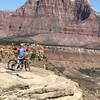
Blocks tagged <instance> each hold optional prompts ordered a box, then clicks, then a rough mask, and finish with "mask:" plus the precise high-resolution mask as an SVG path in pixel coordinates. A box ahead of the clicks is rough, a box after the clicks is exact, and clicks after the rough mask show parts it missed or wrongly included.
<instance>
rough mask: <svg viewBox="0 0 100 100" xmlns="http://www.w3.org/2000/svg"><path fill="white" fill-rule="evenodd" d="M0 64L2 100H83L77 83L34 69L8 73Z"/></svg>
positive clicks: (0, 97) (0, 93)
mask: <svg viewBox="0 0 100 100" xmlns="http://www.w3.org/2000/svg"><path fill="white" fill-rule="evenodd" d="M4 68H5V66H4V64H0V70H1V71H2V72H0V77H1V78H0V99H1V100H6V99H7V100H16V99H18V100H20V99H21V100H83V97H82V90H81V89H80V88H79V85H78V84H77V83H76V82H73V81H71V80H70V79H66V78H64V77H59V76H57V75H55V74H54V73H53V72H51V71H46V70H43V69H39V68H32V69H31V72H17V73H13V72H9V73H7V72H6V69H4Z"/></svg>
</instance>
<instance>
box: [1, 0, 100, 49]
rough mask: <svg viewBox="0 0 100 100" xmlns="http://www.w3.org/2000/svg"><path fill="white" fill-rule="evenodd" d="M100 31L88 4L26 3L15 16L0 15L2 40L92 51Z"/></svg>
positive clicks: (67, 0)
mask: <svg viewBox="0 0 100 100" xmlns="http://www.w3.org/2000/svg"><path fill="white" fill-rule="evenodd" d="M99 27H100V15H99V14H97V13H96V11H95V10H94V9H92V7H91V5H90V3H89V2H88V0H39V1H35V0H27V1H26V3H25V4H24V5H22V6H21V7H20V8H18V9H16V11H15V12H9V11H8V12H7V11H6V12H3V11H0V38H1V39H8V40H15V41H20V40H21V41H37V42H40V43H43V44H55V45H74V46H86V45H87V46H90V45H93V48H95V45H97V46H96V47H98V45H99V40H100V39H99V35H100V28H99Z"/></svg>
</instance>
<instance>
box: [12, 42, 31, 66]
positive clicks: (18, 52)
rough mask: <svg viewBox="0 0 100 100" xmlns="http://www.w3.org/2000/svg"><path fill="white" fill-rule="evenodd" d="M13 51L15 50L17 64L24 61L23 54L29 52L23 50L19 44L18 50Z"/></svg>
mask: <svg viewBox="0 0 100 100" xmlns="http://www.w3.org/2000/svg"><path fill="white" fill-rule="evenodd" d="M14 50H17V64H19V63H20V61H23V60H24V59H25V52H27V51H29V49H28V48H24V44H22V43H21V44H20V47H19V48H14ZM16 67H17V66H16Z"/></svg>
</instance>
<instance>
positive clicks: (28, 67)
mask: <svg viewBox="0 0 100 100" xmlns="http://www.w3.org/2000/svg"><path fill="white" fill-rule="evenodd" d="M24 67H25V71H30V66H29V63H28V61H27V60H25V61H24Z"/></svg>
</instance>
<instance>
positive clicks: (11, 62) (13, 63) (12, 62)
mask: <svg viewBox="0 0 100 100" xmlns="http://www.w3.org/2000/svg"><path fill="white" fill-rule="evenodd" d="M16 64H17V61H16V60H9V61H8V69H10V70H14V69H15V66H16Z"/></svg>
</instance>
